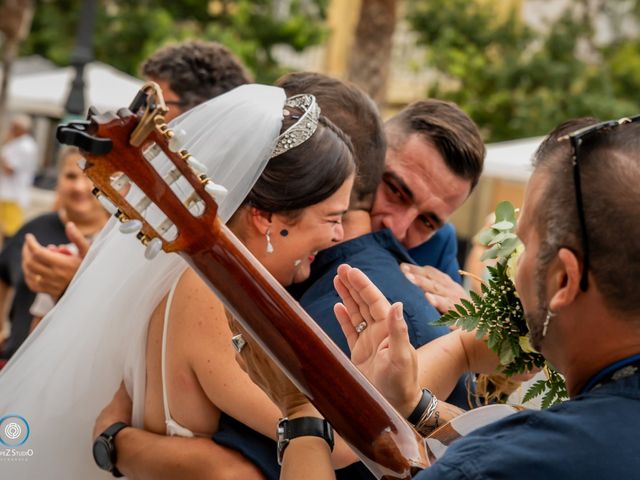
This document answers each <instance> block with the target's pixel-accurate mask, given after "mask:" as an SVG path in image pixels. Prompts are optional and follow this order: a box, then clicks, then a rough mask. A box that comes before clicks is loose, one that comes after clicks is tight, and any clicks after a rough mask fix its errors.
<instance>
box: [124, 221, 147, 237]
mask: <svg viewBox="0 0 640 480" xmlns="http://www.w3.org/2000/svg"><path fill="white" fill-rule="evenodd" d="M141 228H142V222H141V221H140V220H129V221H127V222H124V223H123V224H122V225H120V232H122V233H125V234H127V233H135V232H137V231H139V230H140V229H141Z"/></svg>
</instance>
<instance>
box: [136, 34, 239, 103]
mask: <svg viewBox="0 0 640 480" xmlns="http://www.w3.org/2000/svg"><path fill="white" fill-rule="evenodd" d="M141 71H142V75H143V76H145V77H147V78H150V79H156V80H165V81H166V82H168V83H169V87H171V90H173V91H174V92H175V93H176V94H177V95H178V96H179V97H180V101H181V107H182V110H183V111H186V110H189V109H190V108H193V107H195V106H196V105H199V104H201V103H203V102H205V101H207V100H209V99H211V98H213V97H217V96H218V95H221V94H223V93H225V92H228V91H229V90H232V89H234V88H236V87H238V86H240V85H244V84H246V83H250V82H251V81H252V80H251V76H250V75H249V73H248V72H247V70H246V69H245V67H244V66H243V65H242V63H241V62H240V60H238V59H237V58H236V57H235V55H233V54H232V53H231V52H230V51H229V50H228V49H227V48H225V47H224V46H222V45H220V44H219V43H215V42H201V41H190V42H184V43H178V44H172V45H167V46H165V47H163V48H161V49H160V50H158V51H156V52H155V53H154V54H153V55H151V56H150V57H149V58H148V59H147V60H146V61H145V62H144V63H143V64H142V67H141Z"/></svg>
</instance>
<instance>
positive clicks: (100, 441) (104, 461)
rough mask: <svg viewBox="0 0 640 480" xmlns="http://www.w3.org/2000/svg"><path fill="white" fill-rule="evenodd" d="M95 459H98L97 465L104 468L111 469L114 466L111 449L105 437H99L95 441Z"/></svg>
mask: <svg viewBox="0 0 640 480" xmlns="http://www.w3.org/2000/svg"><path fill="white" fill-rule="evenodd" d="M93 459H94V460H95V461H96V465H98V466H99V467H100V468H101V469H103V470H108V471H110V470H111V468H112V467H113V464H112V463H111V449H110V448H109V444H108V442H107V440H106V439H105V438H103V437H98V438H96V441H95V442H93Z"/></svg>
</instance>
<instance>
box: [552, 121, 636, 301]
mask: <svg viewBox="0 0 640 480" xmlns="http://www.w3.org/2000/svg"><path fill="white" fill-rule="evenodd" d="M639 120H640V115H636V116H634V117H625V118H621V119H619V120H609V121H606V122H600V123H596V124H594V125H589V126H588V127H584V128H581V129H579V130H576V131H575V132H573V133H570V134H569V135H564V136H562V137H560V138H558V141H559V142H560V141H564V140H569V141H570V142H571V148H572V149H573V154H572V157H571V158H572V164H573V185H574V187H575V192H576V206H577V207H578V220H579V222H580V232H581V237H582V248H583V252H584V253H583V263H584V265H583V267H582V275H581V277H580V289H581V290H582V291H583V292H586V291H587V288H588V287H589V235H588V234H587V221H586V217H585V214H584V202H583V198H582V183H581V180H580V162H579V158H580V148H581V147H582V144H583V143H584V140H585V139H587V138H589V137H591V136H592V135H594V134H596V133H600V132H602V131H606V130H610V129H612V128H615V127H617V126H619V125H624V124H626V123H632V122H637V121H639Z"/></svg>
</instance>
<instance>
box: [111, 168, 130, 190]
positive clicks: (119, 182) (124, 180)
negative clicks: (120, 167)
mask: <svg viewBox="0 0 640 480" xmlns="http://www.w3.org/2000/svg"><path fill="white" fill-rule="evenodd" d="M130 185H131V180H129V177H127V176H126V175H125V174H124V173H123V174H121V175H118V177H116V178H115V179H113V180H111V186H112V187H113V188H115V189H116V190H118V191H119V192H120V191H122V190H123V189H124V188H128V187H129V186H130Z"/></svg>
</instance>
